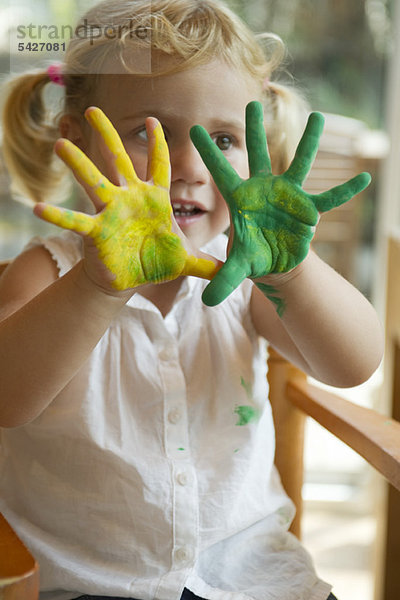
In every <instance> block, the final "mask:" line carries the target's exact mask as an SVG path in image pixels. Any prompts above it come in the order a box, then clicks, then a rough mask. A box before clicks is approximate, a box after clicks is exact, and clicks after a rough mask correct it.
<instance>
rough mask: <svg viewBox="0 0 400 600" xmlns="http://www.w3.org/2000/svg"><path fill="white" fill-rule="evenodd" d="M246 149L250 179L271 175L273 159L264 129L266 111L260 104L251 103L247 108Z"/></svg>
mask: <svg viewBox="0 0 400 600" xmlns="http://www.w3.org/2000/svg"><path fill="white" fill-rule="evenodd" d="M246 148H247V154H248V157H249V170H250V177H252V176H253V175H269V174H270V173H271V159H270V157H269V153H268V147H267V137H266V135H265V129H264V111H263V107H262V104H261V103H260V102H250V103H249V104H248V105H247V106H246Z"/></svg>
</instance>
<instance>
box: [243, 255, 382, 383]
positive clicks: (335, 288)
mask: <svg viewBox="0 0 400 600" xmlns="http://www.w3.org/2000/svg"><path fill="white" fill-rule="evenodd" d="M257 284H261V285H260V288H261V287H262V286H263V285H264V286H266V287H265V288H264V290H265V293H268V295H269V298H270V299H268V298H267V297H266V295H264V293H262V292H261V291H260V289H258V288H257V287H256V286H254V290H253V294H252V301H251V312H252V317H253V322H254V325H255V328H256V330H257V331H258V333H259V334H260V335H262V336H263V337H265V338H266V339H267V340H268V341H269V342H270V343H271V345H272V346H274V347H275V348H276V349H277V350H278V351H279V352H280V353H281V354H282V355H283V356H285V357H286V358H288V360H290V361H291V362H293V363H294V364H296V365H297V366H299V367H300V368H301V369H302V370H304V371H305V372H306V373H308V374H309V375H312V376H313V377H315V378H316V379H318V380H319V381H322V382H324V383H327V384H329V385H334V386H337V387H351V386H355V385H358V384H360V383H363V382H364V381H365V380H366V379H368V377H370V375H372V373H373V372H374V371H375V369H376V368H377V367H378V365H379V363H380V361H381V358H382V354H383V333H382V328H381V324H380V322H379V319H378V317H377V314H376V312H375V310H374V309H373V307H372V306H371V304H370V303H369V302H368V300H367V299H366V298H365V297H364V296H363V295H362V294H361V293H360V292H359V291H358V290H357V289H356V288H355V287H353V286H352V285H351V284H350V283H349V282H348V281H346V280H345V279H343V277H341V275H339V274H338V273H337V272H336V271H334V270H333V269H332V268H331V267H329V266H328V265H327V264H326V263H324V262H323V261H322V260H321V259H320V258H319V257H318V256H317V255H316V254H315V253H314V252H310V253H309V255H308V256H307V258H306V259H305V260H304V261H303V262H302V263H300V265H299V266H298V267H296V268H295V269H294V270H293V271H291V272H289V273H283V274H281V275H275V276H273V275H270V276H266V277H264V278H260V279H258V280H257ZM272 290H273V291H272ZM278 313H279V314H278Z"/></svg>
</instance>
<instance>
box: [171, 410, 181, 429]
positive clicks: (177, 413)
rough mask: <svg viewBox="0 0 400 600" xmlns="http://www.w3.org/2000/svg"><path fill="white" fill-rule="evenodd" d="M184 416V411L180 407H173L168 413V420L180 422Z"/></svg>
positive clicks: (175, 422) (174, 422)
mask: <svg viewBox="0 0 400 600" xmlns="http://www.w3.org/2000/svg"><path fill="white" fill-rule="evenodd" d="M181 418H182V411H181V410H180V409H179V408H173V409H172V410H170V411H169V413H168V421H169V422H170V423H172V424H173V425H176V424H177V423H179V421H180V420H181Z"/></svg>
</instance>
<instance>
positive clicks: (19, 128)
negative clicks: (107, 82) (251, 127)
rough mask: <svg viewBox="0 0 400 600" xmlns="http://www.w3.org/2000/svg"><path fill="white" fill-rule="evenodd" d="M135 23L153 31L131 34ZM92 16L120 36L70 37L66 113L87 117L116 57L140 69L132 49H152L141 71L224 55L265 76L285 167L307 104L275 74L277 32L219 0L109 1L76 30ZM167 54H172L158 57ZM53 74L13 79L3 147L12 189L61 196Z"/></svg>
mask: <svg viewBox="0 0 400 600" xmlns="http://www.w3.org/2000/svg"><path fill="white" fill-rule="evenodd" d="M128 22H129V23H130V25H131V27H132V24H134V26H135V28H136V29H137V30H138V31H143V32H146V35H145V36H134V35H133V36H132V32H131V29H129V28H127V27H126V24H127V23H128ZM92 23H96V26H98V27H100V28H103V31H106V28H107V27H110V26H112V27H113V28H114V29H116V28H119V31H120V32H121V35H119V36H114V37H113V38H110V37H108V36H106V35H103V36H100V37H96V38H93V37H91V36H90V35H86V36H82V35H79V36H77V35H76V36H75V37H73V38H72V39H71V41H70V43H69V46H68V49H67V52H66V57H65V63H64V65H63V80H64V84H65V100H64V109H63V111H62V112H63V113H68V114H71V115H73V116H75V117H76V118H78V119H82V115H83V113H84V110H85V108H86V107H87V106H90V104H92V103H95V92H96V88H97V86H98V84H99V81H100V80H101V78H104V77H106V76H107V75H106V74H105V73H107V64H108V65H109V64H110V62H109V61H111V60H113V61H114V62H115V59H116V58H117V59H118V60H119V62H120V65H121V67H123V69H124V71H125V72H131V73H132V72H136V74H138V73H137V69H136V71H135V68H136V67H135V65H134V62H133V61H132V58H134V53H133V52H132V50H140V49H147V50H149V52H150V57H151V69H150V72H146V70H144V71H145V72H143V70H142V72H141V73H139V76H140V77H152V76H154V75H165V74H167V73H171V72H177V71H182V70H185V69H188V68H191V67H195V66H197V65H200V64H206V63H207V62H210V61H211V60H213V59H215V58H216V57H217V58H219V59H222V60H225V61H226V62H227V63H228V64H231V65H232V66H234V67H235V68H239V69H240V70H242V71H243V73H245V74H247V75H248V76H250V77H252V78H254V79H255V80H256V81H258V82H259V85H260V90H263V97H264V105H265V114H266V125H267V136H268V144H269V148H270V153H271V159H272V164H273V169H274V172H275V173H277V172H282V171H283V170H285V168H286V167H287V165H288V164H289V161H290V158H291V156H292V155H293V152H294V148H295V144H296V143H297V141H298V139H299V136H300V129H301V127H302V125H303V122H304V114H305V103H304V101H303V100H302V99H301V97H300V96H299V95H298V94H297V93H296V92H295V91H294V90H293V89H291V88H290V87H288V86H286V85H282V84H279V83H277V82H272V81H271V77H272V75H273V73H274V71H275V70H276V69H277V67H278V66H279V65H280V64H281V62H282V59H283V58H284V55H285V49H284V45H283V43H282V42H281V40H280V39H279V38H278V37H277V36H275V35H273V34H261V35H258V36H256V35H255V34H253V33H252V32H251V31H250V29H249V28H248V27H247V26H246V25H245V24H244V23H243V21H241V20H240V19H239V17H238V16H236V15H235V14H234V13H233V12H232V11H231V10H230V9H229V8H228V7H226V6H225V5H224V4H223V3H222V2H220V1H219V0H152V1H151V2H150V0H105V1H103V2H101V3H100V4H97V5H96V6H94V7H93V8H92V9H90V10H89V11H88V12H87V13H86V14H85V15H83V17H82V18H81V20H80V21H79V22H78V24H77V27H76V29H75V32H77V31H78V28H80V29H79V30H80V31H82V28H85V27H86V29H87V28H88V27H89V28H90V26H91V24H92ZM89 33H90V31H89ZM162 55H168V56H170V57H172V59H173V60H172V61H167V62H166V61H162V62H161V63H159V62H158V61H157V58H158V57H159V56H162ZM160 64H161V65H162V67H160ZM165 65H167V66H165ZM49 81H50V78H49V75H48V73H47V70H39V71H35V72H28V73H26V74H23V75H21V76H19V77H17V78H16V79H14V80H12V81H11V82H10V83H9V93H8V97H7V99H6V102H5V105H4V109H3V151H4V157H5V160H6V163H7V166H8V168H9V171H10V174H11V176H12V179H13V189H14V190H17V191H18V192H20V193H22V194H24V195H28V196H29V197H30V198H32V199H33V200H34V201H38V200H42V199H45V198H46V197H48V196H50V195H53V198H54V194H55V192H56V190H57V188H59V184H60V181H61V179H62V177H63V175H64V174H65V169H62V168H61V167H62V165H61V166H60V164H59V163H60V161H57V160H56V161H55V160H54V153H53V145H54V142H55V141H56V139H57V138H58V137H59V133H58V120H59V118H60V116H61V115H60V114H59V115H58V116H57V118H55V119H54V118H53V119H52V120H50V119H49V116H48V113H47V110H46V108H45V103H44V99H43V90H44V88H45V86H46V84H47V83H48V82H49ZM93 101H94V102H93Z"/></svg>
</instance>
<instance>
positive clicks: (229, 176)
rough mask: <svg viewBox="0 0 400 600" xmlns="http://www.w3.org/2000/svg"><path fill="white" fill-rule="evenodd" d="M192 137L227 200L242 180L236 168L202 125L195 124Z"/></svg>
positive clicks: (191, 133) (191, 131)
mask: <svg viewBox="0 0 400 600" xmlns="http://www.w3.org/2000/svg"><path fill="white" fill-rule="evenodd" d="M190 137H191V140H192V142H193V144H194V145H195V147H196V148H197V150H198V152H199V154H200V156H201V158H202V159H203V162H204V164H205V165H206V167H207V169H208V170H209V171H210V173H211V175H212V177H213V179H214V181H215V184H216V186H217V187H218V189H219V191H220V192H221V194H222V195H223V197H224V198H225V200H226V201H228V200H229V197H230V194H231V192H233V190H235V189H236V188H237V187H238V186H239V185H240V184H241V182H242V179H241V178H240V177H239V175H238V174H237V173H236V171H235V169H234V168H233V167H232V166H231V165H230V164H229V162H228V161H227V159H226V158H225V156H224V155H223V153H222V152H221V150H220V149H219V148H218V147H217V146H216V145H215V144H214V142H213V141H212V139H211V138H210V136H209V135H208V133H207V131H206V130H205V129H204V127H201V125H194V127H192V128H191V130H190Z"/></svg>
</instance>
